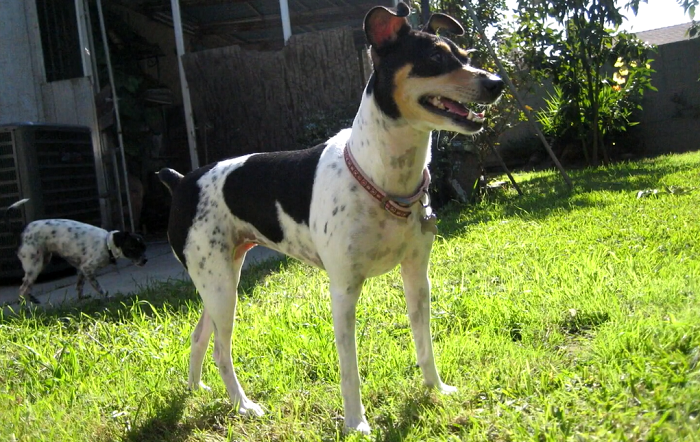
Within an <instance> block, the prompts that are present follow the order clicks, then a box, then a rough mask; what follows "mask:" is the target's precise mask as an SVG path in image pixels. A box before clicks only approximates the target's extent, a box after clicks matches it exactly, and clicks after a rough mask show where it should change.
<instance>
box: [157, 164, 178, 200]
mask: <svg viewBox="0 0 700 442" xmlns="http://www.w3.org/2000/svg"><path fill="white" fill-rule="evenodd" d="M157 175H158V179H159V180H160V182H161V183H163V184H164V185H165V187H167V188H168V190H169V191H170V194H171V195H172V194H173V192H174V191H175V189H176V188H177V186H178V185H179V184H180V181H182V178H183V177H184V176H183V175H182V174H181V173H180V172H178V171H176V170H173V169H170V168H168V167H164V168H163V169H160V171H159V172H158V173H157Z"/></svg>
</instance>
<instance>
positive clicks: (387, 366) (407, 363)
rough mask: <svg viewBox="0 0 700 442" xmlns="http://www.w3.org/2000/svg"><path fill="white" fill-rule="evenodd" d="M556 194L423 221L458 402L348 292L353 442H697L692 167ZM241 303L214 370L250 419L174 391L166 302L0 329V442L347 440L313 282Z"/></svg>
mask: <svg viewBox="0 0 700 442" xmlns="http://www.w3.org/2000/svg"><path fill="white" fill-rule="evenodd" d="M571 176H572V179H573V181H574V183H575V185H576V189H575V191H574V192H572V193H570V192H568V191H567V190H566V188H565V186H564V184H563V182H562V181H561V179H560V177H559V176H558V175H557V174H556V173H554V172H543V173H536V174H527V175H517V176H516V179H517V180H518V182H519V183H520V185H521V186H522V188H523V189H524V191H525V192H526V196H524V197H522V198H518V197H517V195H516V194H515V192H514V191H512V190H499V191H497V192H496V193H494V194H492V195H489V197H488V198H487V199H486V201H484V202H483V203H482V204H480V205H478V206H472V207H462V208H456V207H455V208H451V209H446V210H442V211H441V213H439V216H440V223H439V229H440V236H439V238H438V239H437V240H436V242H435V245H434V248H433V254H432V260H431V270H430V275H431V279H432V284H433V294H432V298H433V335H434V339H435V347H436V357H437V360H438V366H439V367H440V369H441V374H442V377H443V379H444V380H445V381H446V382H447V383H449V384H452V385H455V386H457V387H459V392H458V393H457V394H454V395H450V396H441V395H438V394H435V393H433V392H431V391H426V390H425V389H424V388H423V387H422V386H421V375H420V372H419V370H418V369H417V368H416V367H415V362H414V351H413V343H412V340H411V336H410V329H409V325H408V319H407V316H406V313H405V312H406V310H405V303H404V300H403V294H402V289H401V279H400V276H399V272H398V270H395V271H393V272H391V273H389V274H387V275H385V276H383V277H380V278H376V279H373V280H370V281H368V282H367V283H366V284H365V288H364V292H363V296H362V298H361V300H360V304H359V306H358V327H357V329H358V347H359V349H358V352H359V356H358V357H359V363H360V373H361V376H362V379H363V384H362V393H363V398H364V403H365V406H366V408H367V418H368V420H369V422H370V425H372V428H373V430H374V432H373V434H372V436H371V437H370V438H369V439H371V440H377V441H461V440H467V441H470V440H474V441H527V440H534V441H563V440H572V441H589V440H590V441H593V440H599V441H637V440H644V441H679V440H687V441H692V440H700V364H698V361H699V360H700V189H698V190H697V191H689V192H682V191H681V190H683V189H685V190H690V188H692V187H693V186H700V184H698V183H699V182H700V153H691V154H685V155H674V156H665V157H660V158H656V159H650V160H643V161H640V162H634V163H625V164H618V165H614V166H611V167H607V168H601V169H589V170H583V171H575V172H571ZM671 186H676V187H671ZM666 187H669V188H670V189H672V190H673V193H669V192H665V191H664V189H665V188H666ZM644 189H659V190H660V191H661V192H660V193H659V194H658V195H657V196H651V197H645V198H637V192H638V191H640V190H644ZM240 298H241V302H240V303H239V307H238V319H237V322H236V328H235V330H234V338H233V342H234V344H233V349H234V350H233V351H234V355H233V360H234V365H235V367H236V369H237V372H238V376H239V378H240V379H241V382H242V383H243V385H244V387H245V389H246V391H247V393H248V395H249V397H251V398H252V399H253V400H255V401H258V402H259V403H261V404H262V405H263V407H264V408H265V409H266V410H267V414H266V415H265V416H264V417H262V418H259V419H251V418H248V419H246V418H241V417H239V416H237V415H235V414H234V413H233V410H232V409H231V404H230V403H229V400H228V396H227V395H226V392H225V391H224V386H223V384H222V382H221V380H220V378H219V374H218V371H217V369H216V367H215V366H214V363H213V360H212V358H211V355H208V356H207V358H206V359H205V364H204V374H203V380H204V382H205V383H207V384H208V385H210V386H211V387H212V391H210V392H206V391H198V392H194V393H192V392H188V391H187V390H186V379H187V364H188V355H189V334H190V333H191V331H192V328H193V327H194V324H195V323H196V321H197V319H198V317H199V311H200V301H199V298H198V297H197V295H196V294H195V293H194V289H193V287H192V286H191V285H190V284H188V283H168V284H161V285H155V286H153V287H149V288H148V289H146V290H144V291H143V292H142V293H140V294H138V295H137V296H134V297H126V298H121V299H118V300H112V301H109V302H105V301H99V300H95V301H92V302H84V303H81V304H79V306H78V308H75V309H64V310H50V311H41V310H33V311H30V312H20V313H19V314H18V315H17V316H14V315H5V316H4V317H0V440H2V441H8V440H18V441H112V440H125V441H172V442H178V441H219V440H234V441H272V440H274V441H278V440H279V441H334V440H347V441H355V440H362V439H363V438H362V437H360V436H358V435H350V436H347V437H345V436H343V435H342V426H343V422H342V403H341V397H340V389H339V384H338V381H339V380H338V378H339V374H338V364H337V356H336V352H335V346H334V342H333V332H332V323H331V315H330V303H329V295H328V280H327V278H326V276H325V274H324V273H323V272H321V271H318V270H316V269H313V268H310V267H307V266H305V265H302V264H300V263H298V262H295V261H291V260H289V261H282V262H273V263H266V264H263V265H258V266H256V267H252V268H251V269H250V270H249V271H248V272H246V273H245V274H244V279H243V281H242V283H241V289H240ZM13 438H14V439H13Z"/></svg>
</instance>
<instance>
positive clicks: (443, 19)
mask: <svg viewBox="0 0 700 442" xmlns="http://www.w3.org/2000/svg"><path fill="white" fill-rule="evenodd" d="M440 30H444V31H447V32H449V33H451V34H454V35H462V34H464V28H463V27H462V25H460V24H459V22H458V21H457V20H455V19H454V18H452V17H450V16H449V15H446V14H440V13H437V14H433V15H431V16H430V19H428V23H426V24H425V26H424V27H423V31H424V32H428V33H430V34H437V33H438V31H440Z"/></svg>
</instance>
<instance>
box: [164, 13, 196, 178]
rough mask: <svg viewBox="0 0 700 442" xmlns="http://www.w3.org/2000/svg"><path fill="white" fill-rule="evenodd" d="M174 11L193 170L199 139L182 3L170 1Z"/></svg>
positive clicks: (178, 63) (181, 84)
mask: <svg viewBox="0 0 700 442" xmlns="http://www.w3.org/2000/svg"><path fill="white" fill-rule="evenodd" d="M170 7H171V8H172V10H173V30H174V31H175V46H176V48H177V66H178V69H179V71H180V88H181V89H182V105H183V107H184V108H185V125H186V126H187V144H188V145H189V146H190V163H191V165H192V170H195V169H198V168H199V157H198V156H197V137H196V136H195V132H194V117H193V114H192V102H191V101H190V86H189V84H188V83H187V77H186V76H185V68H184V67H183V66H182V56H183V55H185V39H184V37H183V36H182V18H181V17H180V3H179V1H178V0H170Z"/></svg>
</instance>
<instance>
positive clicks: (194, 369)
mask: <svg viewBox="0 0 700 442" xmlns="http://www.w3.org/2000/svg"><path fill="white" fill-rule="evenodd" d="M213 332H214V323H213V322H212V321H211V318H210V317H209V315H208V314H207V310H206V309H202V316H201V317H200V318H199V322H197V326H196V327H195V328H194V331H193V332H192V335H191V337H190V338H191V340H192V343H191V345H190V373H189V379H188V382H187V384H188V386H189V388H190V390H197V389H198V388H202V389H205V390H209V387H207V386H206V385H205V384H204V383H203V382H202V362H203V361H204V356H205V355H206V353H207V348H208V347H209V338H211V334H212V333H213Z"/></svg>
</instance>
